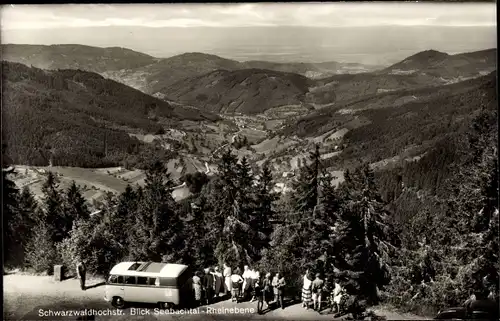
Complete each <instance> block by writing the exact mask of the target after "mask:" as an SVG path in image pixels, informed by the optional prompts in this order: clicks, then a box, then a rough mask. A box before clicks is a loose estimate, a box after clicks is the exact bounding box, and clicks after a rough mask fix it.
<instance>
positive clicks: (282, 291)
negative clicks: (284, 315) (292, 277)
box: [276, 273, 286, 309]
mask: <svg viewBox="0 0 500 321" xmlns="http://www.w3.org/2000/svg"><path fill="white" fill-rule="evenodd" d="M276 277H277V278H278V283H277V284H276V288H277V290H278V297H277V303H278V305H279V306H280V307H281V308H282V309H284V308H285V305H284V303H283V297H284V295H285V286H286V282H285V277H284V276H283V275H280V274H279V273H276Z"/></svg>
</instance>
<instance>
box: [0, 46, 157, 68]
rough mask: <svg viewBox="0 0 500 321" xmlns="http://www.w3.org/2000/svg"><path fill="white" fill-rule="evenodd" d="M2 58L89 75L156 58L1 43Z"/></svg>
mask: <svg viewBox="0 0 500 321" xmlns="http://www.w3.org/2000/svg"><path fill="white" fill-rule="evenodd" d="M1 52H2V59H3V60H6V61H11V62H18V63H22V64H25V65H31V66H33V67H37V68H41V69H82V70H85V71H92V72H103V71H107V70H120V69H130V68H138V67H142V66H146V65H149V64H152V63H154V62H155V61H156V58H154V57H151V56H149V55H146V54H143V53H140V52H136V51H133V50H130V49H126V48H118V47H111V48H98V47H91V46H84V45H76V44H74V45H73V44H67V45H51V46H43V45H17V44H2V45H1Z"/></svg>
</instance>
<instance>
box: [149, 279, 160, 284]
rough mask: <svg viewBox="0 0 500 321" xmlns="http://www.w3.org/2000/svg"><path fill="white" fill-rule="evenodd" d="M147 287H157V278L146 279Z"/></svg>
mask: <svg viewBox="0 0 500 321" xmlns="http://www.w3.org/2000/svg"><path fill="white" fill-rule="evenodd" d="M148 285H151V286H159V285H160V280H158V278H149V279H148Z"/></svg>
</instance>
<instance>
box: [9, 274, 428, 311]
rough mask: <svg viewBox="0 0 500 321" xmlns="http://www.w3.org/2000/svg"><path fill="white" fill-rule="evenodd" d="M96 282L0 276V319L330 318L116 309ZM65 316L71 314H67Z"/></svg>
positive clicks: (240, 307)
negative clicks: (88, 315) (0, 281)
mask: <svg viewBox="0 0 500 321" xmlns="http://www.w3.org/2000/svg"><path fill="white" fill-rule="evenodd" d="M102 281H103V280H100V279H90V280H88V281H87V285H88V286H89V287H90V288H89V289H88V290H86V291H82V290H80V287H79V283H78V280H75V279H69V280H65V281H63V282H55V281H53V279H52V278H51V277H48V276H29V275H17V274H13V275H4V320H78V313H82V312H81V311H83V310H85V309H91V310H94V311H93V314H94V315H95V320H248V319H254V320H264V319H266V320H267V319H268V320H277V319H283V320H287V319H288V320H291V319H294V320H333V319H334V318H333V316H332V315H331V314H327V312H326V311H325V312H323V314H318V313H317V312H315V311H312V310H308V311H306V310H304V309H303V308H302V307H301V306H300V304H295V305H291V306H288V307H286V308H285V309H284V310H282V309H275V310H272V311H267V312H266V313H265V314H263V315H259V314H258V313H257V304H256V303H255V302H253V303H250V302H244V303H239V304H235V303H232V302H230V301H221V302H218V303H215V304H212V305H210V306H203V307H201V308H199V309H196V310H182V311H177V312H174V313H170V314H168V311H165V310H163V311H162V310H159V309H156V306H154V305H152V306H149V305H147V306H140V305H134V306H133V307H132V308H128V309H125V310H117V309H114V308H113V307H112V306H111V305H110V304H109V303H107V302H106V301H104V299H103V297H104V286H103V285H102ZM155 309H156V310H155ZM231 309H233V310H231ZM374 310H375V312H376V313H377V314H379V315H384V316H386V317H387V319H388V320H424V319H425V318H422V317H418V316H414V315H402V314H398V313H392V312H389V311H386V310H377V309H374ZM70 311H72V312H70ZM160 312H163V313H160ZM165 312H167V314H166V313H165ZM70 313H71V314H72V315H68V314H70ZM63 314H65V315H63ZM105 314H108V315H105ZM138 314H145V315H138Z"/></svg>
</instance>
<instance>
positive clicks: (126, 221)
mask: <svg viewBox="0 0 500 321" xmlns="http://www.w3.org/2000/svg"><path fill="white" fill-rule="evenodd" d="M138 202H139V200H138V198H137V193H136V191H134V189H133V188H132V187H131V186H130V185H127V187H126V188H125V191H124V192H123V193H121V194H120V195H119V197H118V199H117V200H116V203H115V202H114V201H113V202H112V208H110V209H109V210H107V211H105V213H103V215H102V223H103V224H104V227H103V228H104V229H105V230H106V233H108V234H109V235H111V237H112V238H113V239H114V240H115V241H116V245H117V246H116V248H117V249H118V253H117V256H118V257H120V258H122V259H123V258H125V257H127V256H128V249H129V243H128V241H129V235H128V233H123V231H132V230H133V229H134V228H135V223H136V222H135V214H136V212H137V206H138Z"/></svg>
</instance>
